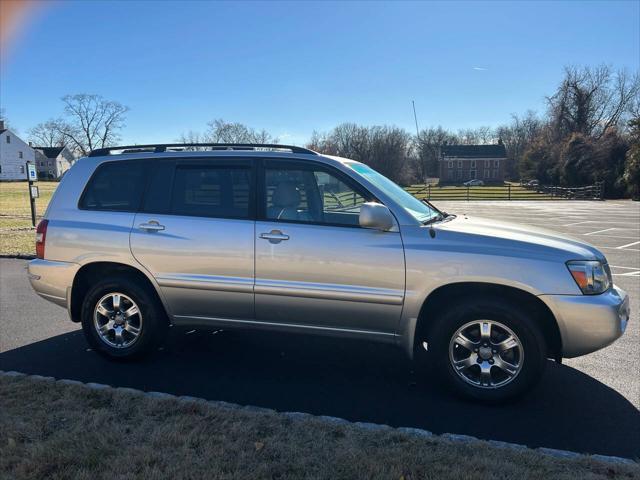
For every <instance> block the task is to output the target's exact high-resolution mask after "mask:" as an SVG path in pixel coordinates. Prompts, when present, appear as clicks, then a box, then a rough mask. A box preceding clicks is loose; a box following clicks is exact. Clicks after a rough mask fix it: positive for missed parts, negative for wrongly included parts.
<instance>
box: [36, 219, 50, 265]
mask: <svg viewBox="0 0 640 480" xmlns="http://www.w3.org/2000/svg"><path fill="white" fill-rule="evenodd" d="M47 225H49V220H46V219H43V220H40V223H39V224H38V227H37V228H36V256H37V257H38V258H44V243H45V241H46V240H47Z"/></svg>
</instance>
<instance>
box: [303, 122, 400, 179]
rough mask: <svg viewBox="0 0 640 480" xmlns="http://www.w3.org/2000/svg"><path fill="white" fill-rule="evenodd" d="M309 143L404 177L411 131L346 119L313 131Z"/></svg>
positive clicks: (397, 177) (391, 175) (394, 177)
mask: <svg viewBox="0 0 640 480" xmlns="http://www.w3.org/2000/svg"><path fill="white" fill-rule="evenodd" d="M307 146H308V147H309V148H311V149H313V150H317V151H319V152H320V153H325V154H330V155H339V156H342V157H347V158H351V159H353V160H357V161H359V162H362V163H366V164H367V165H370V166H371V167H372V168H374V169H376V170H378V171H379V172H380V173H382V174H383V175H386V176H388V177H389V178H391V179H393V180H396V181H402V180H404V178H403V175H404V169H405V166H406V163H407V160H408V158H409V154H410V151H411V147H412V144H411V135H410V134H409V133H407V132H406V131H405V130H402V129H401V128H397V127H389V126H373V127H364V126H360V125H356V124H355V123H343V124H342V125H338V126H337V127H335V128H334V129H333V130H331V132H329V133H324V134H320V133H318V132H314V133H313V135H312V137H311V140H310V142H309V143H308V144H307Z"/></svg>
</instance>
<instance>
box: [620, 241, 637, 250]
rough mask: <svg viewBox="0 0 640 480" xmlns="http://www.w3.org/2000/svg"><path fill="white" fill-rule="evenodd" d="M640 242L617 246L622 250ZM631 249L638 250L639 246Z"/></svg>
mask: <svg viewBox="0 0 640 480" xmlns="http://www.w3.org/2000/svg"><path fill="white" fill-rule="evenodd" d="M639 243H640V242H632V243H627V244H626V245H622V246H620V247H616V248H617V249H618V250H622V249H623V248H627V247H631V246H633V245H638V244H639ZM630 250H638V249H637V248H631V249H630Z"/></svg>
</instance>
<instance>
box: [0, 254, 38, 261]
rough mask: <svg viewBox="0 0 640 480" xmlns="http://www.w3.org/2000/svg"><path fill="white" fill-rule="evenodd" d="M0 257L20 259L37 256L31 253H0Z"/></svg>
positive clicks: (29, 258) (30, 258)
mask: <svg viewBox="0 0 640 480" xmlns="http://www.w3.org/2000/svg"><path fill="white" fill-rule="evenodd" d="M0 258H17V259H20V260H33V259H34V258H36V256H35V255H33V254H31V253H0Z"/></svg>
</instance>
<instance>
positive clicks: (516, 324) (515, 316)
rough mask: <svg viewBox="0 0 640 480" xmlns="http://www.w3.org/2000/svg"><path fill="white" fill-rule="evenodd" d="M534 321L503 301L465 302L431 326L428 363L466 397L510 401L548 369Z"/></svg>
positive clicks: (491, 401) (480, 399)
mask: <svg viewBox="0 0 640 480" xmlns="http://www.w3.org/2000/svg"><path fill="white" fill-rule="evenodd" d="M535 322H536V319H535V318H533V317H531V316H530V315H528V314H527V313H526V312H523V311H522V309H520V308H518V307H517V306H516V305H512V304H510V303H506V302H504V301H491V300H482V299H478V300H476V301H473V300H471V301H467V302H464V303H462V304H459V305H457V306H455V307H452V308H450V309H448V310H447V311H445V312H444V313H443V314H442V315H441V316H440V318H438V319H437V320H436V321H435V323H434V324H433V327H432V328H431V331H430V332H429V334H428V349H429V353H428V355H427V359H430V360H431V362H429V363H433V365H434V366H435V368H436V370H437V373H438V374H439V375H440V376H441V377H442V378H443V379H444V381H445V383H446V384H447V385H448V386H449V387H451V388H452V389H453V390H454V391H455V392H457V393H458V394H460V395H462V396H464V397H466V398H470V399H473V400H479V401H484V402H489V403H499V402H503V401H507V400H512V399H514V398H516V397H518V396H520V395H522V394H523V393H525V392H526V391H528V390H529V389H531V388H532V387H533V386H534V385H535V384H536V383H537V382H538V380H539V379H540V377H541V375H542V373H543V371H544V368H545V365H546V361H547V360H546V347H545V342H544V338H543V337H542V335H541V333H540V331H539V329H538V328H537V326H536V323H535Z"/></svg>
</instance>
